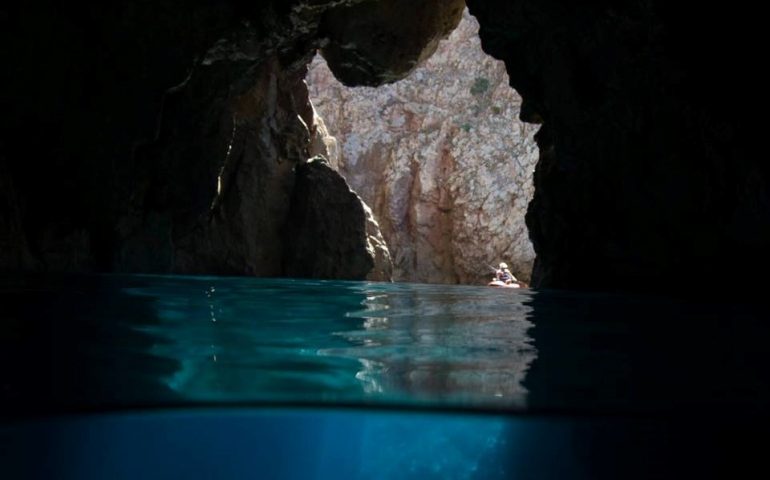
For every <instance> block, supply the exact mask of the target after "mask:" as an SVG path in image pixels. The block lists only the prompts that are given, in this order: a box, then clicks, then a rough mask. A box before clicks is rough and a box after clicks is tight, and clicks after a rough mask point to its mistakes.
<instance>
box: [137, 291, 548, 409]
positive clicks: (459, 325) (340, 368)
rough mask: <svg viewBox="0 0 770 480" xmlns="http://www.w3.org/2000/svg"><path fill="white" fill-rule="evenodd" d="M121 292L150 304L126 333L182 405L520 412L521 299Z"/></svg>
mask: <svg viewBox="0 0 770 480" xmlns="http://www.w3.org/2000/svg"><path fill="white" fill-rule="evenodd" d="M291 283H294V285H292V284H291ZM123 293H125V294H128V295H130V296H136V297H144V298H146V299H151V300H152V304H153V305H154V308H155V316H156V318H157V322H155V323H154V324H151V325H141V326H137V327H135V328H137V329H138V330H140V331H141V332H143V333H146V334H150V335H152V336H154V337H156V338H157V339H158V341H157V342H156V343H155V344H154V345H153V346H152V347H151V350H150V351H151V353H152V355H154V356H157V357H162V358H168V359H171V360H174V361H176V362H177V363H178V364H179V365H180V368H179V369H178V370H177V371H176V372H174V373H173V374H172V375H170V376H168V377H166V379H165V381H166V383H167V385H168V386H169V387H170V388H171V389H172V390H174V391H175V392H178V393H179V394H181V395H183V396H184V397H185V398H187V399H190V400H199V401H207V400H235V401H243V400H265V399H271V400H295V401H318V400H321V401H335V400H336V401H343V402H351V401H363V402H372V401H375V402H386V403H387V402H391V403H412V402H426V401H431V402H439V403H442V404H446V405H463V404H467V403H472V404H479V403H481V404H499V405H504V406H506V407H509V408H514V407H524V406H525V404H526V392H527V391H526V389H525V388H524V386H523V385H522V381H523V379H524V376H525V374H526V371H527V368H528V366H529V365H530V364H531V362H532V361H533V360H534V358H535V357H536V351H535V348H534V347H533V346H532V343H531V339H530V338H529V337H528V336H527V333H526V332H527V330H528V329H529V328H530V327H531V326H532V324H531V322H529V320H528V319H527V314H528V311H529V310H528V307H527V306H526V305H525V304H524V301H525V300H526V298H527V297H526V294H521V293H518V294H512V293H511V292H501V291H496V290H492V289H482V288H469V287H437V286H427V285H404V284H402V285H392V284H376V283H354V282H305V283H300V282H296V281H294V282H287V281H269V280H261V281H255V282H246V283H244V282H232V281H228V280H227V279H219V280H216V279H211V280H209V279H206V280H200V281H195V280H191V279H184V281H182V280H163V281H158V282H154V283H153V285H152V287H143V288H126V289H124V290H123Z"/></svg>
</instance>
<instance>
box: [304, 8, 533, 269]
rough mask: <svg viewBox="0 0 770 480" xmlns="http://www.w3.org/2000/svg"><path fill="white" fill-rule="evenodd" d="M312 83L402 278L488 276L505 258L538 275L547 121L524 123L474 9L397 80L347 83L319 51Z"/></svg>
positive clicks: (330, 143) (328, 145)
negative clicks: (536, 217) (539, 178)
mask: <svg viewBox="0 0 770 480" xmlns="http://www.w3.org/2000/svg"><path fill="white" fill-rule="evenodd" d="M307 82H308V86H309V90H310V98H311V100H312V102H313V104H314V106H315V109H316V111H317V113H318V114H319V115H320V116H321V117H322V118H323V119H324V121H325V125H326V129H327V130H328V134H329V135H330V136H333V137H335V139H336V141H335V140H333V139H330V138H326V139H325V141H323V140H321V139H318V140H317V141H316V144H317V145H318V149H319V152H321V151H322V152H323V153H324V154H326V155H328V156H329V157H331V158H330V160H331V163H332V165H333V166H334V167H335V168H337V169H338V170H339V171H340V173H342V174H343V175H344V176H345V178H346V179H347V181H348V183H349V184H350V186H351V188H352V189H353V190H355V191H356V192H357V193H358V194H359V195H360V196H361V197H362V198H363V200H364V201H365V202H366V203H367V204H369V205H370V206H371V207H372V209H373V211H374V215H375V217H376V219H377V221H378V222H379V224H380V227H381V228H382V233H383V235H384V236H385V239H386V241H387V242H388V247H389V248H390V252H391V255H392V257H393V263H394V272H393V278H394V280H397V281H399V280H400V281H416V282H435V283H479V282H484V281H485V280H488V278H491V276H492V272H491V271H489V268H488V266H489V265H494V264H496V263H497V262H500V261H505V262H507V263H508V264H509V265H510V266H511V269H512V271H513V273H514V274H515V275H516V276H517V277H519V278H522V279H525V280H528V279H529V276H530V272H531V269H532V262H533V260H534V252H533V249H532V245H531V244H530V242H529V237H528V232H527V228H526V225H525V223H524V215H525V213H526V209H527V205H528V203H529V201H530V199H531V198H532V194H533V187H532V173H533V170H534V166H535V162H536V161H537V157H538V150H537V147H536V145H535V142H534V140H533V135H534V133H535V131H536V130H537V126H535V125H528V124H524V123H522V122H521V121H519V120H518V116H519V110H520V107H521V99H520V97H519V96H518V94H517V93H516V92H515V91H514V90H512V89H511V88H510V87H509V86H508V76H507V74H506V72H505V66H504V65H503V63H502V62H499V61H497V60H494V59H492V58H490V57H488V56H486V55H485V54H484V53H483V52H482V51H481V47H480V43H479V39H478V23H477V22H476V21H475V19H474V18H473V17H471V16H470V15H469V14H468V13H467V12H466V13H465V14H464V17H463V20H462V21H461V23H460V25H459V26H458V28H457V29H456V30H455V31H454V33H452V35H451V36H450V37H449V38H448V39H447V40H445V41H443V42H441V44H440V45H439V47H438V49H437V51H436V53H435V54H434V55H433V56H432V57H431V58H430V59H429V60H428V61H427V62H425V64H424V65H422V66H421V67H419V68H417V69H416V70H415V71H414V72H413V73H412V74H411V75H410V76H409V77H407V78H406V79H404V80H401V81H400V82H397V83H395V84H392V85H384V86H381V87H378V88H376V89H375V88H368V87H357V88H347V87H344V86H343V85H341V84H340V83H339V82H337V81H336V80H335V79H334V77H333V75H332V74H331V72H330V71H329V70H328V68H327V66H326V64H325V63H324V61H323V59H322V58H321V57H318V56H317V57H316V59H315V60H314V61H313V63H312V64H311V67H310V71H309V73H308V76H307Z"/></svg>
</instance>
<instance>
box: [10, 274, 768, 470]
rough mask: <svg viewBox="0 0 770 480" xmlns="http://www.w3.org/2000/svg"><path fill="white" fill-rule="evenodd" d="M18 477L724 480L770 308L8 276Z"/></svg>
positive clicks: (745, 437)
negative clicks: (662, 479)
mask: <svg viewBox="0 0 770 480" xmlns="http://www.w3.org/2000/svg"><path fill="white" fill-rule="evenodd" d="M0 302H1V303H0V305H2V312H1V313H0V334H2V335H1V336H0V339H2V343H0V347H2V349H1V352H0V361H2V370H0V373H2V377H1V378H0V400H1V401H2V403H1V404H0V406H2V412H3V413H2V416H3V419H4V422H3V426H2V428H0V447H2V448H0V462H1V463H0V465H1V466H2V467H3V468H2V471H3V472H4V474H3V475H2V478H73V479H74V478H83V479H96V478H224V479H230V478H318V479H327V478H328V479H333V478H383V479H386V478H415V479H417V478H469V479H470V478H477V479H485V478H696V477H697V478H722V477H723V475H726V474H728V473H729V474H730V476H734V475H736V474H738V473H739V471H740V470H741V469H744V468H753V469H756V468H758V467H759V468H764V469H765V470H767V467H766V466H764V465H762V463H763V462H762V461H761V460H762V455H763V453H762V452H764V450H765V449H764V445H765V442H761V441H760V442H757V441H754V440H750V439H751V438H753V436H755V435H756V434H765V435H766V429H767V426H768V425H769V424H770V422H768V399H769V398H770V394H769V393H768V392H769V389H768V385H769V384H770V382H768V374H767V368H768V365H770V364H769V363H768V362H767V360H768V356H769V355H768V348H767V346H766V345H767V340H768V338H770V335H768V323H767V320H768V317H767V309H766V307H765V305H764V304H762V303H757V302H756V301H753V302H745V301H738V300H736V299H734V298H723V297H722V296H720V294H719V292H718V291H715V292H713V294H712V295H710V296H709V298H708V299H705V300H704V299H703V298H700V299H698V300H697V301H696V300H683V299H674V298H671V297H662V296H660V297H659V296H651V295H645V296H642V295H635V296H632V295H625V296H621V295H609V294H587V293H575V292H536V291H530V290H511V289H499V290H498V289H493V288H486V287H467V286H465V287H463V286H435V285H433V286H431V285H411V284H382V283H367V282H329V281H305V280H285V279H284V280H272V279H251V278H223V277H173V276H66V277H36V278H4V279H0Z"/></svg>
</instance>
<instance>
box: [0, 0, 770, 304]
mask: <svg viewBox="0 0 770 480" xmlns="http://www.w3.org/2000/svg"><path fill="white" fill-rule="evenodd" d="M348 3H350V4H352V5H348ZM463 4H464V2H462V1H453V2H443V3H442V2H437V1H429V0H425V1H422V2H418V3H416V4H414V5H412V4H410V3H409V2H404V1H403V0H393V1H390V2H369V1H367V2H342V4H337V5H333V2H312V3H306V2H303V1H293V2H257V3H249V2H235V1H234V2H221V3H220V4H217V5H216V6H213V5H207V4H205V2H192V3H191V4H189V5H188V4H187V3H183V2H178V1H174V0H166V1H163V2H160V3H159V4H157V5H152V6H149V5H144V4H141V3H128V4H126V5H125V6H123V7H114V6H99V7H93V8H92V7H90V6H86V5H85V4H82V5H81V4H79V3H76V4H74V5H71V6H69V7H67V8H64V7H61V6H59V5H58V4H57V3H55V2H50V3H48V2H43V3H42V4H41V5H38V6H36V7H34V8H33V7H31V6H29V5H26V4H18V5H17V4H14V5H11V6H6V7H3V10H2V11H1V12H0V23H2V29H1V31H2V34H1V35H2V36H3V47H2V55H3V58H4V60H5V61H4V64H5V65H6V66H7V67H6V68H4V72H3V75H2V77H0V81H1V82H2V84H1V85H2V93H1V94H0V95H2V96H0V102H2V107H3V108H2V112H3V115H2V119H3V120H2V138H1V139H0V174H1V177H0V178H1V179H2V197H1V199H2V204H0V206H2V211H0V213H2V217H1V219H2V223H0V241H2V244H3V251H2V254H0V267H2V269H3V270H5V271H41V270H42V271H103V272H104V271H145V272H176V273H223V274H224V273H228V274H250V275H258V276H264V275H267V276H271V275H279V276H280V275H286V274H287V272H286V270H285V267H284V265H285V264H286V263H287V256H288V255H290V254H289V253H287V252H286V251H284V250H285V249H284V248H283V247H282V246H281V245H282V244H283V243H284V242H283V240H282V236H283V235H285V233H283V228H284V227H283V225H284V224H285V222H286V220H285V218H286V215H288V213H287V209H286V207H285V205H287V203H288V198H289V197H290V193H291V188H292V183H293V179H290V178H289V177H288V176H287V175H288V174H289V172H290V171H291V168H290V167H291V166H293V165H294V164H297V163H299V162H300V161H304V156H305V155H306V142H307V139H306V138H305V137H303V135H305V136H306V135H307V133H306V132H304V131H303V125H301V124H302V123H305V126H304V127H307V126H308V125H312V115H311V114H310V112H309V111H308V104H307V102H306V92H303V91H302V89H303V87H302V86H301V85H300V84H301V81H302V77H303V75H304V70H305V65H307V63H308V62H309V61H310V59H311V58H312V54H313V52H314V51H315V49H316V48H318V47H321V49H322V52H323V53H324V56H325V57H326V59H327V61H329V63H330V65H331V66H332V69H333V70H334V73H335V75H336V76H337V77H338V78H339V79H340V80H341V81H342V82H343V83H346V84H350V85H356V84H357V85H376V84H379V83H382V82H389V81H393V80H395V79H397V78H400V77H402V76H404V75H405V74H406V73H407V72H408V71H410V69H411V68H412V67H413V66H414V65H415V64H416V63H418V62H420V61H421V60H422V59H423V58H424V57H426V56H427V55H429V54H430V52H431V51H432V49H433V48H434V47H435V45H436V43H437V42H438V39H439V38H441V37H443V36H445V35H446V34H448V33H449V32H450V31H451V30H452V28H453V27H454V25H455V24H456V22H457V20H458V16H459V12H460V11H461V10H462V8H463V6H464V5H463ZM467 4H468V7H469V8H470V11H471V13H472V14H473V15H474V16H475V17H476V18H477V19H478V21H479V22H480V24H481V32H480V36H481V39H482V44H483V48H484V49H485V51H486V52H487V53H489V54H490V55H492V56H493V57H495V58H498V59H501V60H503V61H504V62H505V64H506V67H507V70H508V74H509V76H510V82H511V86H512V87H513V88H515V89H516V90H517V91H518V92H519V93H520V94H521V95H522V97H523V102H524V103H523V105H522V113H521V117H522V119H524V120H526V121H530V122H536V123H542V128H541V129H540V132H539V133H538V135H537V142H538V144H539V147H540V151H541V154H540V160H539V162H538V166H537V171H536V174H535V188H536V193H535V198H534V200H533V202H532V203H531V205H530V208H529V212H528V218H527V224H528V226H529V229H530V236H531V239H532V241H533V244H534V247H535V251H536V253H537V260H536V262H535V267H534V273H533V282H532V283H533V286H536V287H552V288H577V289H583V288H589V289H611V290H643V289H661V288H668V289H670V290H672V291H675V290H691V291H697V290H699V289H700V286H701V285H703V282H704V281H705V280H706V279H708V280H711V281H713V279H714V278H715V277H716V278H718V279H719V283H720V285H721V286H722V287H725V288H731V289H734V290H736V291H747V290H752V289H755V288H756V287H757V284H756V282H752V281H750V279H751V278H754V277H755V276H756V273H759V272H764V271H766V270H767V268H768V267H769V266H770V262H768V258H769V256H770V254H768V252H769V251H770V248H768V246H770V221H769V220H768V219H769V218H770V214H769V212H770V206H769V205H770V201H768V191H769V189H768V166H767V161H766V158H765V154H764V152H763V149H762V148H761V145H758V143H759V139H761V138H762V135H761V134H759V133H758V132H757V128H758V123H757V122H752V121H750V118H752V117H753V116H754V115H752V114H753V113H755V112H756V111H757V110H758V108H757V105H760V104H761V102H762V100H764V96H765V94H764V91H763V90H764V89H763V88H761V86H762V85H763V82H762V74H761V73H759V72H757V71H755V70H756V69H754V68H752V67H753V66H754V65H756V62H754V61H752V59H751V57H750V52H751V50H752V49H751V48H750V46H751V45H756V44H757V43H756V40H757V39H756V36H757V35H758V32H759V31H761V29H758V28H752V27H753V26H755V23H756V16H752V15H751V14H750V12H751V9H741V8H739V7H738V6H731V8H729V9H711V8H705V7H703V8H697V9H693V8H690V6H689V5H688V2H685V4H680V3H677V5H676V6H673V5H669V4H668V3H667V2H662V1H647V2H638V1H631V0H627V1H621V0H617V1H610V0H594V1H591V2H587V3H584V4H581V5H580V6H578V5H571V4H570V3H569V2H566V1H558V0H549V1H544V2H539V3H538V4H537V5H535V4H532V3H531V2H525V1H518V2H494V1H479V0H470V1H468V2H467ZM183 5H184V6H183ZM159 112H161V113H160V115H159ZM296 116H299V117H300V118H302V119H303V122H297V121H296ZM226 152H227V153H226ZM255 157H256V159H255ZM246 177H250V178H246ZM218 179H221V182H222V183H221V184H218ZM217 189H223V194H222V195H217V193H216V192H217ZM217 196H218V197H221V198H219V199H218V200H217V202H214V201H213V199H214V198H215V197H217ZM214 203H216V208H211V207H212V204H214ZM245 205H250V208H251V211H246V207H245ZM308 228H312V225H311V226H308ZM311 234H312V233H311ZM351 248H353V247H351ZM288 250H289V251H290V252H292V253H291V254H297V252H298V251H301V250H302V246H291V247H290V248H289V249H288ZM329 255H332V253H329ZM289 263H290V262H289ZM353 270H355V269H352V270H351V271H353ZM715 272H716V273H715ZM321 274H326V275H328V276H335V275H337V276H339V277H346V276H347V278H350V277H351V276H355V275H358V274H359V273H357V272H353V273H351V272H342V273H340V272H334V271H330V272H323V271H322V269H321V270H319V275H321Z"/></svg>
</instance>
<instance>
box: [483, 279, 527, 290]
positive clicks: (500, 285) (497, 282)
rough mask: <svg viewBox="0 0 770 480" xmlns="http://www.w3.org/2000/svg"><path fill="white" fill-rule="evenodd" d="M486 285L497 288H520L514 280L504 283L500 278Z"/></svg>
mask: <svg viewBox="0 0 770 480" xmlns="http://www.w3.org/2000/svg"><path fill="white" fill-rule="evenodd" d="M487 285H488V286H490V287H498V288H521V286H520V285H519V284H518V283H516V282H514V283H505V282H501V281H500V280H492V281H491V282H489V283H488V284H487Z"/></svg>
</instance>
